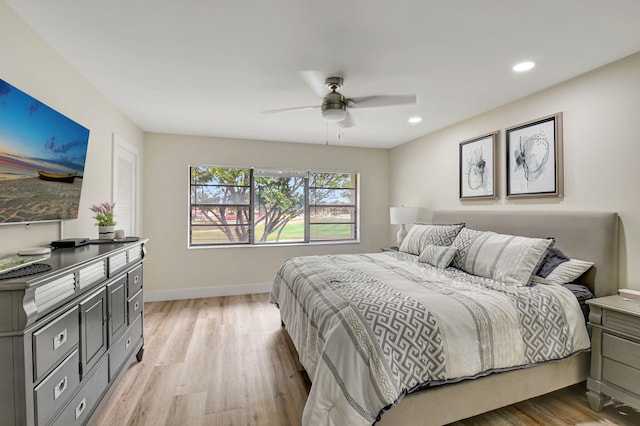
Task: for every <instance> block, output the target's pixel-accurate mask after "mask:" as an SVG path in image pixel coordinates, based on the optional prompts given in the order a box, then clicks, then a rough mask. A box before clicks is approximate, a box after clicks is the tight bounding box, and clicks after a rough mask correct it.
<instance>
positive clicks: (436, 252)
mask: <svg viewBox="0 0 640 426" xmlns="http://www.w3.org/2000/svg"><path fill="white" fill-rule="evenodd" d="M455 254H456V248H455V247H454V246H435V245H433V244H427V245H426V246H425V248H424V249H423V250H422V253H420V257H419V258H418V260H419V261H420V262H422V263H428V264H429V265H431V266H435V267H436V268H440V269H445V268H446V267H447V266H449V264H450V263H451V260H453V256H455Z"/></svg>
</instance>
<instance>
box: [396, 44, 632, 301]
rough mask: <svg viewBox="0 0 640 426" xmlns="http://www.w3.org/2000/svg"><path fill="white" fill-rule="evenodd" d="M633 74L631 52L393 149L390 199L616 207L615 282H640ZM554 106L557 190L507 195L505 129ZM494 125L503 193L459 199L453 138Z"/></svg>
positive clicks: (432, 204) (431, 204)
mask: <svg viewBox="0 0 640 426" xmlns="http://www.w3.org/2000/svg"><path fill="white" fill-rule="evenodd" d="M639 76H640V54H635V55H633V56H631V57H628V58H626V59H624V60H621V61H618V62H616V63H613V64H610V65H608V66H605V67H603V68H600V69H598V70H595V71H593V72H590V73H588V74H585V75H583V76H581V77H578V78H575V79H573V80H570V81H568V82H565V83H562V84H560V85H558V86H556V87H553V88H551V89H548V90H545V91H543V92H540V93H538V94H535V95H533V96H529V97H527V98H524V99H521V100H518V101H516V102H513V103H511V104H508V105H505V106H503V107H501V108H498V109H495V110H492V111H489V112H487V113H484V114H482V115H480V116H478V117H475V118H473V119H470V120H467V121H464V122H462V123H459V124H456V125H454V126H451V127H449V128H446V129H444V130H442V131H439V132H436V133H433V134H430V135H427V136H424V137H422V138H419V139H417V140H415V141H412V142H410V143H407V144H404V145H401V146H399V147H397V148H395V149H392V150H391V153H390V171H391V180H390V202H391V204H399V203H405V204H406V205H416V206H419V207H422V208H423V209H424V210H423V215H425V214H426V212H427V210H434V209H503V210H508V209H513V210H525V209H536V210H594V211H616V212H618V213H619V214H620V217H621V222H622V227H621V240H620V249H621V252H620V254H621V257H620V282H619V286H620V287H630V288H636V289H640V263H638V262H637V261H636V259H639V258H640V194H639V189H638V185H639V184H640V163H639V159H640V78H639ZM525 78H526V77H525ZM496 90H500V88H499V87H497V88H496ZM556 112H562V113H563V121H564V132H563V135H564V184H565V185H564V193H565V195H564V198H562V199H537V200H535V199H533V200H518V201H506V200H505V199H504V195H503V194H504V193H505V179H504V168H505V158H504V146H505V141H504V129H505V128H506V127H510V126H512V125H517V124H519V123H522V122H526V121H529V120H531V119H535V118H538V117H542V116H546V115H549V114H553V113H556ZM427 119H428V118H427ZM494 130H500V138H499V146H500V153H499V157H498V158H499V170H500V172H501V176H500V178H499V182H500V186H499V188H500V190H499V192H500V194H501V195H502V196H501V197H500V199H499V200H496V201H480V202H478V201H465V202H461V201H460V200H459V199H458V144H459V142H460V141H463V140H466V139H469V138H473V137H475V136H480V135H482V134H485V133H488V132H491V131H494ZM393 232H395V230H392V232H390V234H389V241H392V240H393V235H394V234H393Z"/></svg>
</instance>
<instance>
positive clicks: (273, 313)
mask: <svg viewBox="0 0 640 426" xmlns="http://www.w3.org/2000/svg"><path fill="white" fill-rule="evenodd" d="M268 300H269V299H268V295H267V294H257V295H245V296H226V297H212V298H204V299H190V300H179V301H166V302H151V303H145V305H144V307H145V312H144V333H145V353H144V358H143V360H142V362H140V363H133V364H132V365H131V366H129V368H128V370H127V371H126V372H125V374H123V376H122V377H121V378H120V379H119V380H118V382H117V383H115V385H114V386H113V387H112V389H111V390H110V391H109V393H108V394H107V396H106V397H105V400H104V401H103V403H102V404H101V405H100V407H99V408H98V410H97V411H96V413H95V414H94V416H93V418H92V420H91V423H92V425H97V426H119V425H128V426H129V425H130V426H140V425H154V426H157V425H167V426H200V425H206V426H300V424H301V418H302V411H303V409H304V404H305V402H306V399H307V396H308V392H309V386H308V383H306V382H305V378H304V376H303V375H302V374H301V372H300V371H299V368H300V367H299V364H298V363H297V359H296V358H295V357H294V356H293V355H292V352H291V350H290V349H289V346H288V341H287V336H286V333H285V332H283V330H282V328H281V327H280V315H279V312H278V309H277V308H276V307H275V306H274V305H271V304H270V303H269V302H268ZM585 391H586V389H585V385H584V383H581V384H578V385H575V386H572V387H570V388H567V389H563V390H560V391H558V392H553V393H551V394H549V395H544V396H541V397H538V398H534V399H531V400H528V401H524V402H521V403H519V404H514V405H512V406H509V407H505V408H502V409H500V410H495V411H492V412H489V413H486V414H483V415H480V416H476V417H472V418H470V419H466V420H463V421H459V422H456V423H453V425H454V426H495V425H498V426H499V425H504V426H516V425H518V426H519V425H545V426H546V425H558V426H565V425H580V426H587V425H591V424H597V425H600V426H610V425H618V426H626V425H638V424H640V413H638V412H636V411H635V410H633V409H630V408H629V407H626V406H617V405H609V406H607V407H605V409H603V411H602V412H600V413H595V412H593V411H591V410H590V409H589V406H588V403H587V399H586V396H585ZM401 407H402V406H401V405H400V407H399V409H401ZM604 422H609V423H604Z"/></svg>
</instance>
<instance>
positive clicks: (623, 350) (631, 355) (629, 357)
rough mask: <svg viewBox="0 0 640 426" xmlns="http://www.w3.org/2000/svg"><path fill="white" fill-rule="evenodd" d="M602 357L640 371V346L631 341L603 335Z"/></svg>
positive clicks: (606, 334) (607, 334)
mask: <svg viewBox="0 0 640 426" xmlns="http://www.w3.org/2000/svg"><path fill="white" fill-rule="evenodd" d="M602 356H603V357H605V358H609V359H612V360H614V361H618V362H621V363H622V364H626V365H628V366H630V367H633V368H637V369H640V344H638V343H636V342H632V341H631V340H627V339H623V338H622V337H618V336H614V335H612V334H609V333H603V334H602Z"/></svg>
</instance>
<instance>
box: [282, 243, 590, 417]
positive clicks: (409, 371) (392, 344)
mask: <svg viewBox="0 0 640 426" xmlns="http://www.w3.org/2000/svg"><path fill="white" fill-rule="evenodd" d="M417 258H418V257H417V256H413V255H409V254H406V253H395V252H386V253H372V254H357V255H329V256H306V257H297V258H292V259H289V260H287V261H286V262H284V263H283V264H282V266H281V268H280V270H279V271H278V273H277V274H276V277H275V279H274V283H273V288H272V292H271V301H272V302H273V303H276V304H277V305H278V307H279V308H280V316H281V318H282V321H283V322H284V324H285V326H286V328H287V331H288V332H289V334H290V336H291V339H292V341H293V343H294V345H295V346H296V349H297V350H298V354H299V356H300V362H301V363H302V365H303V366H304V367H305V370H306V371H307V373H308V374H309V377H310V378H311V381H312V383H313V384H312V386H311V391H310V394H309V398H308V400H307V403H306V405H305V408H304V414H303V419H302V424H303V425H370V424H372V423H374V422H375V421H376V420H377V419H379V416H381V415H382V413H383V412H384V411H385V410H386V409H388V408H390V407H392V406H393V405H395V404H397V403H399V402H400V400H401V399H402V398H403V397H404V396H405V395H406V394H408V393H411V392H414V391H416V390H419V389H423V388H426V387H429V386H434V385H438V384H443V383H449V382H455V381H459V380H463V379H467V378H474V377H479V376H482V375H486V374H489V373H492V372H497V371H504V370H509V369H513V368H521V367H526V366H531V365H534V364H540V363H545V362H549V361H552V360H558V359H562V358H566V357H568V356H571V355H573V354H576V353H578V352H580V351H582V350H585V349H588V348H589V347H590V341H589V337H588V334H587V330H586V327H585V324H584V317H583V314H582V311H581V310H580V306H579V304H578V302H577V300H576V298H575V296H574V295H573V294H572V293H571V292H570V291H569V290H567V289H565V288H564V287H562V286H557V285H536V286H533V287H524V286H515V285H508V284H503V283H500V282H497V281H493V280H491V279H487V278H481V277H476V276H473V275H469V274H466V273H464V272H462V271H459V270H457V269H454V268H449V269H447V270H442V269H437V268H434V267H432V266H429V265H427V264H424V263H419V262H418V261H417ZM400 409H401V408H400Z"/></svg>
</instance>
